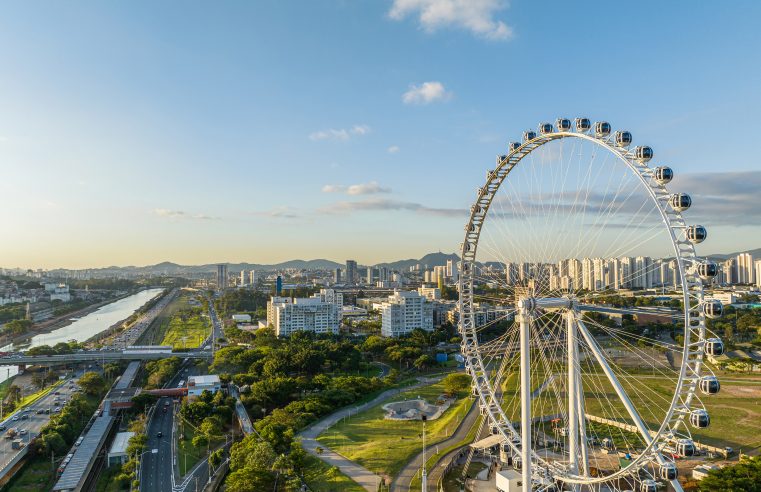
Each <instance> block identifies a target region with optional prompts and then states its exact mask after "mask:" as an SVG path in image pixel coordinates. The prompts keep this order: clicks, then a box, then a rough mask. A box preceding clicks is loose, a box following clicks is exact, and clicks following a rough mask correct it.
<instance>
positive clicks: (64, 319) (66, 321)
mask: <svg viewBox="0 0 761 492" xmlns="http://www.w3.org/2000/svg"><path fill="white" fill-rule="evenodd" d="M137 292H139V291H137ZM137 292H129V293H127V294H124V295H121V296H118V297H114V298H113V299H107V300H105V301H101V302H96V303H95V304H91V305H89V306H87V307H83V308H82V309H78V310H76V311H72V312H70V313H67V314H64V315H63V316H58V317H56V318H51V319H49V320H45V321H43V322H41V323H37V324H34V325H32V329H31V330H30V331H27V332H25V333H21V334H19V335H14V336H10V337H9V336H0V347H4V346H6V345H10V344H13V345H17V344H21V345H23V344H24V342H25V341H27V340H30V339H31V338H33V337H35V336H37V335H45V334H47V333H50V332H52V331H53V330H57V329H59V328H63V327H65V326H68V325H70V324H72V323H73V322H74V321H72V318H81V317H83V316H87V315H88V314H91V313H94V312H95V311H97V310H98V309H100V308H102V307H103V306H106V305H108V304H111V303H112V302H117V301H120V300H122V299H125V298H127V297H129V296H131V295H134V294H136V293H137Z"/></svg>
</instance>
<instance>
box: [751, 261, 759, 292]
mask: <svg viewBox="0 0 761 492" xmlns="http://www.w3.org/2000/svg"><path fill="white" fill-rule="evenodd" d="M753 265H754V266H755V271H756V287H758V288H759V289H761V260H756V261H755V262H753Z"/></svg>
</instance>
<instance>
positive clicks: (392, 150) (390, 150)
mask: <svg viewBox="0 0 761 492" xmlns="http://www.w3.org/2000/svg"><path fill="white" fill-rule="evenodd" d="M399 150H400V149H399V147H398V146H396V145H392V146H391V147H389V148H388V149H386V151H387V152H388V153H389V154H396V153H397V152H399Z"/></svg>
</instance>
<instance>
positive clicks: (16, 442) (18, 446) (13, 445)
mask: <svg viewBox="0 0 761 492" xmlns="http://www.w3.org/2000/svg"><path fill="white" fill-rule="evenodd" d="M23 447H24V441H22V440H21V439H14V440H13V441H12V442H11V449H21V448H23Z"/></svg>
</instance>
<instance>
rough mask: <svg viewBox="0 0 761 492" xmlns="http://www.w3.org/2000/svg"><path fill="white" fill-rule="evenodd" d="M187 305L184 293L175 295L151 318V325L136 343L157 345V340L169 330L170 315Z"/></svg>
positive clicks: (162, 337) (161, 338)
mask: <svg viewBox="0 0 761 492" xmlns="http://www.w3.org/2000/svg"><path fill="white" fill-rule="evenodd" d="M187 307H188V298H187V297H186V296H185V295H184V294H180V295H178V296H177V297H175V298H174V299H173V300H172V302H170V303H169V305H168V306H167V307H166V308H164V310H163V311H161V312H160V313H159V314H158V316H156V319H154V320H153V323H151V326H149V327H148V329H147V330H145V332H144V333H143V334H142V336H141V337H140V339H139V340H138V342H137V345H159V342H160V341H161V340H163V339H164V336H165V335H166V332H167V330H169V322H170V321H171V320H172V317H173V316H174V315H175V314H176V313H177V312H178V311H179V310H180V309H182V308H187Z"/></svg>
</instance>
